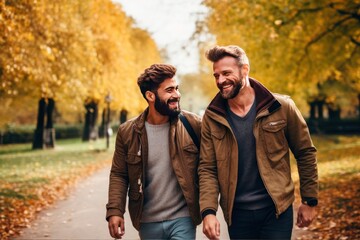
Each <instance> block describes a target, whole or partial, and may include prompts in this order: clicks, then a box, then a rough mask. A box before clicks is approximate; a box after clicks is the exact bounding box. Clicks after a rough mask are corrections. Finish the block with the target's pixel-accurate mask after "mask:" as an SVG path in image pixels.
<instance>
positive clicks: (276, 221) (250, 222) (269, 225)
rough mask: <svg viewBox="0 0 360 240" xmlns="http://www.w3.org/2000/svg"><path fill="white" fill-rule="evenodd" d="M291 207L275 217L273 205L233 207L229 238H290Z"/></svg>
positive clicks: (291, 224)
mask: <svg viewBox="0 0 360 240" xmlns="http://www.w3.org/2000/svg"><path fill="white" fill-rule="evenodd" d="M292 228H293V208H292V206H290V207H289V208H288V209H287V210H286V211H285V212H284V213H282V214H281V215H280V216H278V217H276V211H275V207H274V206H271V207H267V208H263V209H258V210H243V209H235V208H234V210H233V213H232V224H231V226H229V228H228V230H229V236H230V238H231V239H291V233H292Z"/></svg>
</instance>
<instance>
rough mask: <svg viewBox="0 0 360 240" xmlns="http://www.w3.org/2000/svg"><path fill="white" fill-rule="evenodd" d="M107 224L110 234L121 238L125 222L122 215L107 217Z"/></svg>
mask: <svg viewBox="0 0 360 240" xmlns="http://www.w3.org/2000/svg"><path fill="white" fill-rule="evenodd" d="M108 226H109V232H110V235H111V237H113V238H116V239H121V238H122V236H123V235H124V234H125V223H124V218H122V217H119V216H111V217H110V218H109V223H108ZM119 228H120V231H119Z"/></svg>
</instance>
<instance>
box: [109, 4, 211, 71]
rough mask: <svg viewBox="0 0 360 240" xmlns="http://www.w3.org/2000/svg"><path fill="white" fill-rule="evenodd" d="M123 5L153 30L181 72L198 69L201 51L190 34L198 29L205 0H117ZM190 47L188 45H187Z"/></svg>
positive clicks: (154, 36) (156, 39) (135, 17)
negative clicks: (202, 3)
mask: <svg viewBox="0 0 360 240" xmlns="http://www.w3.org/2000/svg"><path fill="white" fill-rule="evenodd" d="M113 1H114V2H117V3H120V4H121V5H122V6H123V9H124V11H125V12H126V14H127V15H129V16H131V17H133V18H134V19H135V21H136V23H137V26H138V27H140V28H143V29H146V30H148V31H149V32H150V34H151V35H152V37H153V38H154V40H155V41H156V43H157V44H158V46H159V48H165V49H166V50H167V52H168V55H169V58H170V59H169V62H168V63H171V64H173V65H174V66H175V67H176V68H177V69H178V72H179V73H182V74H184V73H190V72H195V71H197V66H198V53H197V50H196V49H195V44H194V43H191V42H190V41H189V38H190V37H191V35H192V34H193V33H194V31H195V21H196V19H197V18H198V17H199V15H198V14H197V13H199V12H203V13H204V12H205V11H206V9H205V7H203V6H201V5H200V3H201V0H113ZM184 47H186V48H184Z"/></svg>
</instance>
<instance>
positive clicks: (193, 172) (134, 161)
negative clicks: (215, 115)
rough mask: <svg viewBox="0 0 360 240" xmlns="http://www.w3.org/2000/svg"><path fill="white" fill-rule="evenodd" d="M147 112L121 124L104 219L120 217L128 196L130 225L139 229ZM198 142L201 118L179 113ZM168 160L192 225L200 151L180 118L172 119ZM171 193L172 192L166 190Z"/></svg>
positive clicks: (196, 210) (196, 218)
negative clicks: (195, 135) (188, 124)
mask: <svg viewBox="0 0 360 240" xmlns="http://www.w3.org/2000/svg"><path fill="white" fill-rule="evenodd" d="M147 113H148V109H147V110H145V111H144V112H143V113H142V114H141V115H140V116H139V117H137V118H135V119H132V120H129V121H127V122H125V123H124V124H122V125H120V127H119V130H118V133H117V137H116V146H115V152H114V157H113V162H112V167H111V172H110V183H109V200H108V203H107V205H106V209H107V212H106V219H107V220H108V219H109V217H111V216H120V217H123V216H124V213H125V205H126V199H127V196H126V195H128V197H129V204H128V205H129V214H130V217H131V220H132V224H133V226H134V227H135V228H136V229H137V230H139V227H140V219H141V214H142V208H143V203H144V194H143V186H145V174H144V173H145V172H146V164H147V159H148V141H147V135H146V128H145V120H146V116H147ZM182 114H183V115H184V116H185V117H186V118H187V119H188V121H189V123H190V124H191V126H192V127H193V129H194V131H195V133H196V134H197V135H198V138H199V139H200V131H201V118H200V117H199V116H197V115H195V114H193V113H190V112H186V111H182ZM169 149H170V159H171V161H172V166H173V169H174V172H175V175H176V177H177V179H178V182H179V185H180V187H181V190H182V192H183V194H184V197H185V200H186V203H187V206H188V209H189V213H190V216H191V218H192V220H193V222H194V224H196V225H198V224H200V222H201V217H200V210H199V189H198V177H197V167H198V160H199V151H198V149H197V147H196V145H195V144H194V143H193V141H192V139H191V137H190V135H189V134H188V132H187V130H186V128H185V127H184V125H183V124H182V122H181V121H180V120H179V118H178V117H177V118H174V119H171V121H170V130H169ZM169 191H172V189H169Z"/></svg>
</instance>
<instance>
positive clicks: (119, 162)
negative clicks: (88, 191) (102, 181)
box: [106, 126, 129, 220]
mask: <svg viewBox="0 0 360 240" xmlns="http://www.w3.org/2000/svg"><path fill="white" fill-rule="evenodd" d="M121 129H122V128H121V126H120V128H119V130H118V133H117V136H116V145H115V152H114V156H113V160H112V166H111V171H110V179H109V195H108V203H107V204H106V210H107V211H106V220H109V217H111V216H120V217H123V216H124V213H125V205H126V193H127V189H128V183H129V178H128V170H127V165H126V161H125V158H126V152H127V150H126V147H125V144H124V141H123V137H124V136H123V134H124V133H123V132H122V130H121Z"/></svg>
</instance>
